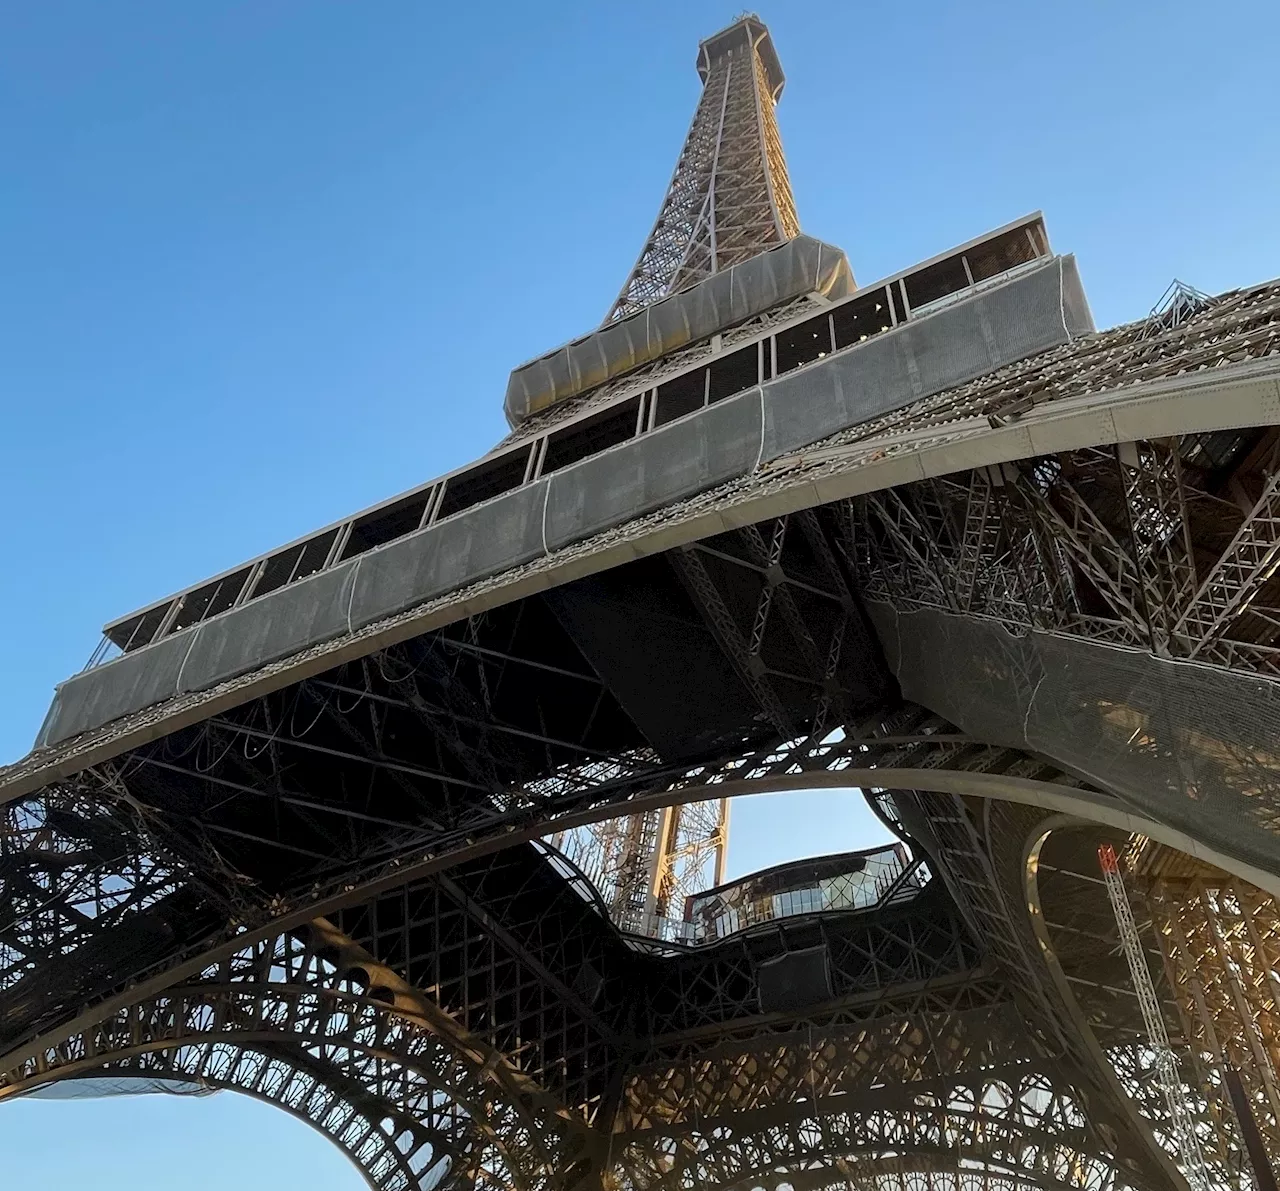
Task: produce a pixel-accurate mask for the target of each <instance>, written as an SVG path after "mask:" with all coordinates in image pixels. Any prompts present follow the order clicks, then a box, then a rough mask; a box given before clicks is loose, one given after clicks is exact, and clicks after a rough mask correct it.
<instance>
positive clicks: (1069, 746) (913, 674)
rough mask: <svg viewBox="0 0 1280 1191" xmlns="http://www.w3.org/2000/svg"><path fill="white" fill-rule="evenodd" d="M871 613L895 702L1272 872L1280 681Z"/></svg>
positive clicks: (960, 623)
mask: <svg viewBox="0 0 1280 1191" xmlns="http://www.w3.org/2000/svg"><path fill="white" fill-rule="evenodd" d="M869 611H870V613H871V616H872V619H873V620H874V621H875V624H876V627H877V628H878V630H879V632H880V638H881V641H882V642H883V644H884V647H885V651H886V653H887V654H888V658H889V664H890V666H891V668H892V669H893V671H894V673H895V674H896V675H897V677H898V681H899V682H900V684H901V686H902V690H903V693H904V695H905V696H906V697H907V698H909V699H912V700H914V701H916V702H918V703H921V704H923V705H924V706H926V707H928V708H930V709H931V710H932V711H934V712H936V713H937V714H939V715H941V716H944V717H946V718H947V719H949V720H951V721H952V722H953V723H955V724H957V725H958V726H959V727H961V728H962V729H963V730H964V731H966V732H970V733H972V734H974V735H976V736H978V737H980V738H982V739H984V740H987V741H990V742H992V743H995V744H1001V745H1004V746H1006V747H1016V748H1025V749H1030V750H1031V751H1033V752H1038V753H1041V754H1044V755H1046V756H1048V757H1051V758H1052V759H1053V760H1054V761H1055V762H1057V763H1058V764H1060V765H1062V766H1064V767H1065V768H1067V769H1070V770H1073V771H1075V772H1076V773H1078V774H1079V775H1080V776H1082V777H1085V778H1088V779H1089V780H1091V781H1094V782H1096V783H1098V784H1099V785H1100V786H1101V787H1103V788H1104V789H1109V790H1111V791H1113V792H1114V793H1115V794H1116V795H1117V796H1118V797H1120V798H1121V799H1122V800H1123V801H1124V802H1125V803H1126V804H1127V805H1128V806H1129V807H1130V808H1131V809H1132V810H1134V811H1136V812H1138V813H1140V814H1143V815H1145V816H1147V817H1148V818H1150V819H1153V820H1155V821H1157V822H1159V823H1163V824H1165V825H1166V826H1168V827H1172V828H1174V829H1176V830H1178V831H1182V832H1185V833H1186V834H1187V835H1189V836H1191V837H1193V838H1195V839H1197V840H1200V841H1202V842H1203V843H1205V844H1206V845H1208V846H1210V847H1213V848H1216V849H1218V850H1219V851H1221V852H1222V853H1224V854H1226V855H1230V856H1234V857H1235V858H1237V859H1238V860H1242V861H1245V862H1246V863H1249V864H1253V865H1256V866H1257V867H1258V868H1261V869H1264V870H1266V871H1268V872H1271V873H1276V874H1280V684H1277V683H1273V682H1268V681H1266V680H1265V679H1261V678H1255V677H1251V676H1249V675H1246V674H1240V673H1232V672H1230V671H1227V670H1224V669H1220V668H1216V667H1212V666H1205V665H1201V664H1198V663H1194V662H1190V663H1189V662H1178V661H1169V660H1165V659H1162V658H1158V657H1155V656H1154V655H1152V654H1150V653H1146V652H1143V651H1139V650H1132V649H1123V648H1118V647H1116V646H1114V645H1096V644H1093V643H1091V642H1089V641H1085V640H1081V639H1079V638H1068V637H1062V636H1055V635H1052V634H1049V633H1042V632H1035V631H1027V632H1025V633H1022V634H1020V635H1015V634H1014V633H1012V632H1010V631H1009V629H1007V628H1006V627H1004V626H1003V625H1001V624H999V623H997V622H995V621H993V620H985V619H981V618H978V617H961V616H955V615H952V614H949V613H945V612H940V611H935V610H931V609H921V610H918V611H912V612H899V611H897V610H896V609H894V608H892V607H891V606H889V605H888V604H884V603H875V604H871V605H870V606H869Z"/></svg>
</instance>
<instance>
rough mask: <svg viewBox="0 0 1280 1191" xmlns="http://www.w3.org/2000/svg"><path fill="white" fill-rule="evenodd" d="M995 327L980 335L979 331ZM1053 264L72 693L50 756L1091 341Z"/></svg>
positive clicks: (220, 623)
mask: <svg viewBox="0 0 1280 1191" xmlns="http://www.w3.org/2000/svg"><path fill="white" fill-rule="evenodd" d="M975 327H977V328H979V329H980V333H979V334H977V335H976V336H975V334H974V328H975ZM1091 327H1092V324H1091V322H1090V321H1089V315H1088V308H1087V306H1086V305H1085V303H1084V299H1083V291H1082V289H1081V286H1080V280H1079V275H1078V273H1077V271H1076V265H1075V260H1074V258H1072V257H1070V256H1065V257H1053V258H1050V259H1049V260H1047V261H1045V262H1043V263H1042V264H1039V265H1031V266H1026V267H1024V268H1023V269H1022V270H1021V271H1019V272H1017V273H1015V274H1014V275H1013V276H1011V277H1009V278H1008V279H1007V280H1004V281H1001V282H999V283H997V284H994V285H993V286H991V287H988V288H983V289H980V290H977V291H975V292H972V293H970V294H969V295H968V296H962V297H959V298H958V299H957V300H954V301H951V302H949V303H947V304H943V305H941V306H940V307H939V308H938V309H937V310H934V311H932V312H930V313H927V314H925V315H923V316H921V317H919V318H915V319H912V320H911V321H909V322H906V323H902V324H900V325H899V326H898V327H896V328H894V329H891V330H889V331H886V332H884V333H883V334H880V335H877V336H875V337H871V338H868V339H866V341H865V342H859V343H856V344H854V345H853V346H851V347H849V348H846V349H844V350H843V351H837V352H834V353H828V354H824V355H823V356H822V357H821V358H819V359H816V360H814V361H813V362H812V363H809V364H806V365H804V366H802V367H800V368H797V369H796V370H795V371H794V372H790V373H787V374H784V375H781V376H778V377H777V378H775V379H773V380H769V381H766V382H765V383H764V384H763V385H760V386H758V387H756V388H753V389H750V390H748V391H746V392H743V393H740V394H738V395H736V396H732V397H728V398H726V399H724V400H723V401H720V402H718V403H716V404H714V405H711V406H707V407H704V408H701V409H699V410H697V411H696V412H694V413H692V414H690V415H687V416H685V417H682V418H679V419H677V420H676V421H674V422H671V423H669V424H667V425H664V426H659V427H658V428H656V429H655V430H652V431H650V432H648V433H646V434H642V435H640V436H638V437H636V438H633V439H631V440H629V441H627V442H624V443H622V444H620V445H618V446H615V447H612V448H609V449H608V450H605V451H603V452H602V453H600V454H598V455H595V456H592V457H590V458H587V459H584V460H582V461H581V462H578V463H575V464H572V465H570V466H567V467H565V468H563V469H562V470H560V471H557V472H554V473H553V474H552V475H550V476H544V477H542V478H540V479H538V480H534V481H530V482H528V483H526V484H524V485H523V486H521V487H518V488H516V489H514V490H513V491H510V492H507V493H506V494H504V495H501V496H498V497H495V498H494V499H491V500H489V501H487V502H484V503H482V504H479V505H476V506H474V507H472V508H470V509H467V510H466V511H465V512H462V513H459V514H457V515H455V516H452V517H449V518H447V519H446V520H443V521H440V522H438V523H437V524H434V525H431V526H429V527H428V528H426V529H422V530H418V531H416V532H413V533H410V534H408V535H407V536H405V537H402V538H399V539H398V540H395V541H392V542H390V543H388V544H387V545H385V546H381V547H379V548H376V549H373V550H369V551H367V552H365V553H363V554H360V555H358V556H356V557H355V558H349V559H347V560H346V561H345V562H340V563H338V564H337V565H335V566H333V567H332V568H330V569H329V570H326V571H322V572H320V573H319V574H316V575H312V576H310V577H309V578H306V579H303V580H300V581H298V582H295V583H292V584H290V585H288V586H285V587H281V588H279V589H277V590H275V591H273V592H271V593H270V594H269V595H267V596H264V597H261V598H259V599H255V600H252V601H250V602H248V603H245V604H241V605H239V606H237V607H234V608H232V609H231V610H230V611H228V612H225V613H223V614H221V615H219V616H215V617H214V618H213V619H211V620H207V621H203V622H201V623H199V624H196V625H194V626H192V627H191V628H188V629H185V630H183V631H181V632H178V633H174V634H173V635H171V636H167V637H163V638H161V639H160V640H159V641H157V642H155V643H154V644H152V645H149V646H147V647H145V648H142V649H139V650H137V651H135V652H132V653H127V654H125V655H124V656H123V657H120V658H117V659H115V660H114V661H112V662H109V663H107V664H105V665H102V666H99V667H97V668H96V669H92V670H87V671H85V672H83V673H81V674H78V675H76V676H75V677H73V678H71V679H69V680H68V681H66V682H64V683H63V684H62V685H61V686H60V687H59V688H58V692H57V695H56V696H55V700H54V705H53V707H52V708H51V709H50V713H49V716H48V717H47V718H46V721H45V725H44V727H43V728H42V730H41V735H40V738H39V741H38V742H37V743H38V746H43V745H49V744H54V743H57V742H58V741H62V740H66V739H68V738H70V737H72V736H75V735H77V734H78V733H80V732H84V731H87V730H88V729H90V728H94V727H97V726H100V725H102V724H105V723H108V722H109V721H111V720H113V719H116V718H118V717H119V716H122V715H126V714H128V713H130V712H133V711H138V710H140V709H142V708H144V707H148V706H151V705H153V704H156V703H160V702H163V701H164V700H166V699H169V698H172V697H174V696H175V695H178V694H181V693H184V692H190V691H199V690H204V689H207V688H209V687H212V686H214V685H215V684H216V683H218V682H221V681H223V680H224V679H227V678H231V677H233V676H235V675H237V674H242V673H245V672H248V671H250V670H253V669H256V668H257V667H259V666H263V665H266V664H268V663H271V662H276V661H279V660H281V659H283V658H286V657H288V656H290V655H291V654H294V653H297V652H298V651H300V650H302V649H304V648H306V647H308V646H310V645H313V644H315V643H317V642H320V641H325V640H332V639H333V638H336V637H340V636H342V635H344V634H349V633H352V632H354V631H356V630H358V629H360V628H362V627H364V626H367V625H370V624H373V623H375V622H377V621H379V620H381V619H383V618H385V617H388V616H392V615H395V614H396V613H399V612H402V611H405V610H406V609H409V608H412V607H414V606H415V605H418V604H422V603H425V602H426V601H428V600H431V599H434V598H437V597H439V596H442V595H446V594H448V593H449V592H451V591H455V590H457V589H459V588H462V587H464V586H466V585H467V584H469V583H473V582H476V581H477V580H480V579H484V578H487V577H489V576H492V575H495V574H498V573H500V572H502V571H506V570H509V569H510V568H512V567H517V566H520V565H522V564H524V563H527V562H530V561H532V560H533V559H535V558H537V557H539V556H541V555H544V554H549V553H551V552H552V551H554V550H557V549H560V548H561V547H564V546H567V545H570V544H572V543H575V542H581V541H583V540H584V539H587V538H590V537H591V536H592V535H593V534H597V533H600V532H601V531H603V530H607V529H611V528H613V527H615V526H618V525H621V524H623V523H624V522H627V521H630V520H631V519H633V518H635V517H639V516H642V515H643V514H645V513H649V512H652V511H653V510H655V509H659V508H662V507H664V506H667V505H670V504H673V503H675V502H677V501H680V500H683V499H685V498H687V497H690V496H693V495H695V494H697V493H699V492H702V491H705V490H707V489H709V488H713V487H715V486H717V485H719V484H722V483H725V482H726V481H729V480H733V479H737V478H739V477H741V476H745V475H748V474H750V473H751V472H752V471H753V470H755V469H756V468H757V467H759V466H760V465H761V464H762V463H766V462H769V461H770V460H773V459H776V458H778V457H780V456H782V455H785V454H787V453H788V452H792V451H795V450H798V449H800V448H802V447H805V446H808V445H809V444H811V443H814V442H816V441H818V440H820V439H822V438H825V437H826V436H828V435H831V434H834V433H836V432H837V431H840V430H844V429H847V428H849V427H852V426H856V425H858V424H860V423H862V422H866V421H870V420H871V419H873V418H876V417H878V416H880V415H882V414H885V413H889V412H891V411H893V410H897V409H901V408H902V407H904V406H906V405H909V404H910V403H911V402H913V401H915V400H917V399H919V398H920V397H924V396H928V395H930V394H933V393H937V392H940V391H942V390H943V389H945V388H947V387H948V386H950V385H955V384H959V383H961V382H963V381H966V380H969V379H971V378H973V377H975V376H978V375H981V374H982V373H985V372H988V371H990V370H992V369H994V368H998V367H999V366H1001V365H1002V364H1007V363H1010V362H1012V361H1015V360H1019V359H1022V358H1024V357H1026V356H1028V355H1031V354H1033V353H1035V352H1038V351H1041V350H1043V349H1045V348H1048V347H1053V346H1056V345H1059V344H1062V343H1066V342H1068V341H1069V340H1070V339H1072V338H1073V337H1074V336H1076V335H1077V334H1080V333H1082V332H1085V331H1088V330H1090V329H1091Z"/></svg>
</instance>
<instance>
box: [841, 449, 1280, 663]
mask: <svg viewBox="0 0 1280 1191" xmlns="http://www.w3.org/2000/svg"><path fill="white" fill-rule="evenodd" d="M1203 437H1204V436H1197V437H1194V438H1182V439H1174V440H1160V441H1149V442H1148V441H1143V442H1134V443H1122V444H1120V446H1119V447H1118V448H1117V449H1116V450H1115V451H1114V452H1111V451H1107V450H1099V449H1089V450H1084V451H1075V452H1070V453H1067V454H1063V455H1047V456H1041V457H1038V458H1033V459H1026V460H1022V461H1020V462H1018V463H1016V464H1002V465H1000V466H998V467H991V468H979V469H976V470H974V471H971V472H964V473H960V474H958V475H954V476H948V477H946V478H945V479H937V480H927V481H922V482H919V483H914V484H906V485H903V486H901V487H900V488H896V489H892V490H890V491H888V492H886V493H879V494H875V495H871V496H867V497H863V498H857V499H855V501H854V502H853V507H852V517H853V525H854V531H855V534H856V537H857V546H856V553H855V557H856V558H857V561H858V564H859V565H858V580H859V585H860V590H861V591H862V592H863V594H864V595H865V596H866V597H867V598H868V599H886V600H889V601H891V602H893V603H895V604H899V605H901V606H904V607H905V606H918V607H936V608H940V609H944V610H946V611H950V612H962V613H964V614H965V615H969V616H976V617H984V618H991V619H994V620H997V621H1000V622H1001V623H1004V624H1007V625H1009V626H1010V627H1017V628H1023V627H1031V628H1036V629H1041V630H1045V631H1050V632H1057V633H1070V634H1073V635H1078V636H1082V637H1086V638H1088V639H1089V640H1092V641H1103V642H1108V643H1116V644H1125V645H1141V646H1146V647H1147V648H1150V649H1151V650H1152V652H1155V653H1157V654H1160V655H1162V656H1169V657H1175V658H1188V659H1191V658H1195V659H1200V660H1206V661H1212V662H1217V663H1219V664H1222V665H1226V666H1231V667H1233V668H1236V669H1242V670H1245V671H1252V672H1256V673H1260V674H1266V675H1269V676H1272V677H1274V676H1276V675H1280V663H1278V662H1277V658H1280V648H1278V647H1277V645H1276V644H1275V641H1276V639H1277V638H1278V637H1280V613H1278V612H1276V611H1273V610H1272V606H1273V605H1274V604H1275V603H1276V602H1277V599H1278V597H1280V590H1278V589H1277V587H1276V584H1275V582H1274V581H1275V578H1276V571H1277V569H1278V567H1277V559H1278V558H1280V520H1278V519H1277V509H1278V508H1280V504H1278V503H1277V502H1278V500H1280V497H1278V496H1277V493H1278V492H1280V487H1278V481H1277V473H1276V472H1275V471H1273V470H1271V466H1272V465H1271V460H1270V455H1271V454H1272V451H1273V450H1274V438H1273V436H1272V435H1270V434H1266V435H1264V434H1263V432H1262V431H1259V432H1257V434H1256V435H1254V436H1252V439H1253V441H1254V442H1257V441H1258V439H1259V438H1264V439H1265V442H1264V443H1263V445H1265V446H1266V447H1268V450H1267V452H1266V455H1265V456H1264V460H1263V462H1262V464H1261V465H1259V461H1258V460H1257V459H1256V458H1251V457H1249V456H1248V455H1245V456H1244V457H1241V453H1240V452H1239V451H1237V455H1236V458H1234V459H1231V460H1229V461H1228V462H1227V463H1226V464H1222V463H1219V464H1218V465H1216V466H1213V465H1211V464H1209V463H1208V462H1206V461H1205V460H1203V459H1202V458H1201V455H1202V452H1203V442H1202V439H1203ZM1234 437H1236V438H1237V439H1238V440H1239V439H1243V440H1244V441H1243V442H1242V443H1239V444H1238V445H1239V446H1244V447H1248V446H1249V445H1250V439H1249V438H1248V437H1246V436H1242V435H1239V436H1234ZM1255 454H1256V452H1255ZM1245 481H1248V482H1250V483H1251V484H1254V485H1256V487H1257V488H1258V489H1259V490H1260V491H1259V494H1258V496H1257V497H1256V498H1253V499H1248V500H1247V503H1244V504H1243V506H1242V504H1240V503H1237V501H1236V500H1235V499H1233V498H1232V497H1231V496H1229V495H1227V493H1229V492H1233V491H1240V492H1244V491H1245V489H1244V487H1243V486H1242V485H1243V483H1244V482H1245ZM926 507H928V508H929V509H930V511H931V512H932V513H933V516H932V518H930V517H928V516H926V515H925V514H924V512H923V510H924V509H925V508H926Z"/></svg>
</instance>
